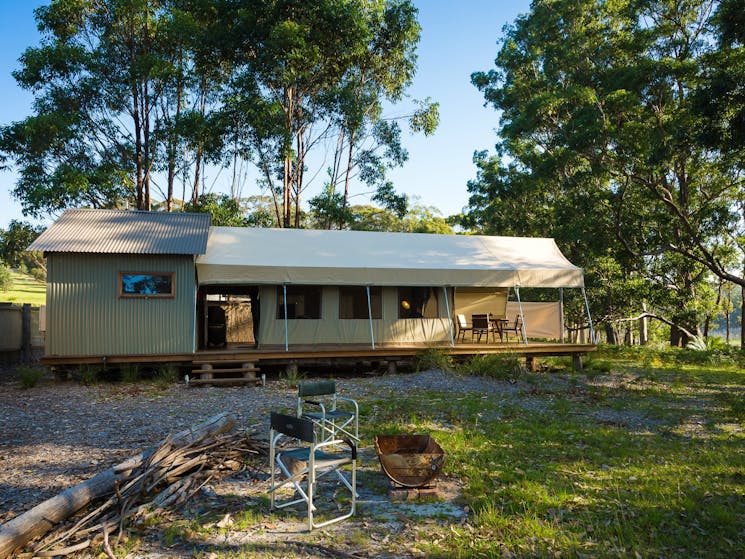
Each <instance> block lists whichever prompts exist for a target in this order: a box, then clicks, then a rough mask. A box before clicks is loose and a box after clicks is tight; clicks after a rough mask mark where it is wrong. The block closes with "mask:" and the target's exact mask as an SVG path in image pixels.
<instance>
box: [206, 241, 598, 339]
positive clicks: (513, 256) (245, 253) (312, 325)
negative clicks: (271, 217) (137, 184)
mask: <svg viewBox="0 0 745 559" xmlns="http://www.w3.org/2000/svg"><path fill="white" fill-rule="evenodd" d="M196 266H197V278H198V282H199V286H200V293H203V294H206V295H204V296H205V297H207V298H209V297H216V298H218V299H221V300H223V301H226V302H227V301H229V299H230V298H231V297H233V296H235V295H237V294H244V295H245V294H248V293H249V292H252V293H253V294H254V296H253V297H254V299H258V301H259V302H260V316H259V319H258V320H256V321H254V322H253V327H254V328H255V332H254V334H253V339H250V340H246V342H245V343H246V344H251V343H256V344H257V345H258V347H260V348H264V349H283V348H284V349H290V348H292V347H293V346H295V347H297V346H323V345H326V346H328V345H339V344H367V345H369V346H371V347H395V346H411V345H446V344H447V345H452V344H453V343H454V336H455V328H456V327H455V324H454V321H455V317H456V316H457V314H459V313H462V314H466V315H468V316H469V317H470V314H472V313H475V312H481V313H489V312H491V313H492V314H493V315H495V316H505V315H506V314H507V303H508V301H507V299H508V291H509V289H510V288H515V287H554V288H559V287H577V288H581V287H583V285H584V283H583V275H582V270H581V269H580V268H578V267H576V266H574V265H573V264H571V263H570V262H569V261H568V260H567V259H566V258H565V257H564V256H563V255H562V254H561V252H560V251H559V249H558V247H557V246H556V243H555V242H554V241H553V239H546V238H515V237H491V236H478V235H430V234H418V233H381V232H363V231H319V230H299V229H254V228H234V227H212V228H211V229H210V236H209V241H208V244H207V250H206V252H205V253H204V254H202V255H200V256H198V257H197V259H196ZM221 294H222V295H221ZM209 304H210V303H209V300H208V301H207V305H208V306H209ZM549 305H551V304H549ZM547 308H549V307H546V306H544V307H543V308H542V312H543V314H544V315H546V309H547ZM550 309H551V311H550V312H549V313H548V314H549V316H548V317H547V318H546V317H544V319H541V323H542V326H541V328H543V331H544V334H545V333H546V332H548V333H551V334H553V335H555V337H558V336H559V333H558V331H559V325H560V323H561V317H560V307H559V305H558V304H556V305H553V306H550ZM536 316H539V315H536ZM526 322H527V320H526ZM549 325H552V326H549ZM529 326H530V325H529ZM534 326H538V324H535V325H534ZM207 328H208V329H209V325H207ZM529 332H530V330H529Z"/></svg>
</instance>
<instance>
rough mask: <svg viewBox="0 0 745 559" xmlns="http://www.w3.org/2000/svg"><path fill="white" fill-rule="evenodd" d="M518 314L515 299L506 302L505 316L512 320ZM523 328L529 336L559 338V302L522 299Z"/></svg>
mask: <svg viewBox="0 0 745 559" xmlns="http://www.w3.org/2000/svg"><path fill="white" fill-rule="evenodd" d="M518 314H520V308H519V306H518V304H517V302H516V301H510V302H509V303H507V317H508V318H509V319H510V320H514V319H515V316H516V315H518ZM523 315H524V316H525V329H526V331H527V334H528V337H529V338H547V339H556V340H558V339H560V338H561V304H560V303H559V302H558V301H557V302H546V303H540V302H526V301H523Z"/></svg>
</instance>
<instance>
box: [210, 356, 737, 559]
mask: <svg viewBox="0 0 745 559" xmlns="http://www.w3.org/2000/svg"><path fill="white" fill-rule="evenodd" d="M514 365H515V362H514V361H512V362H510V361H509V360H505V362H504V363H503V364H500V363H499V362H498V360H494V361H493V362H492V367H493V368H492V371H491V372H490V373H489V376H495V377H497V378H505V377H510V378H508V379H507V380H505V381H503V382H504V384H503V386H504V389H499V388H498V387H496V388H497V390H495V391H494V392H491V393H486V394H478V393H476V394H468V393H460V394H458V393H452V392H438V391H434V390H427V391H412V392H411V393H408V394H407V393H399V394H396V395H395V397H388V398H385V399H361V405H362V410H361V416H362V417H364V418H366V419H367V420H366V421H365V422H363V423H361V425H364V426H365V432H364V435H363V440H371V439H372V437H373V435H374V434H375V433H385V432H429V433H431V434H432V435H433V436H434V437H435V438H436V440H437V441H438V442H439V443H440V444H441V445H442V447H443V448H445V449H447V452H448V458H447V462H446V467H445V470H446V474H447V475H449V476H455V477H457V478H458V479H460V480H461V481H462V483H463V497H462V504H463V505H464V506H465V507H466V508H465V510H467V511H469V513H468V520H467V522H465V523H459V522H448V521H438V522H433V521H431V519H429V520H428V519H426V518H423V519H421V520H413V519H411V520H410V521H411V522H412V524H410V525H409V526H411V529H410V531H409V532H408V534H407V535H406V536H405V537H401V538H398V537H394V536H390V537H387V536H386V535H385V527H383V528H382V529H381V533H380V534H377V536H379V539H378V540H376V541H384V542H386V543H385V544H384V545H380V546H379V547H382V548H383V549H382V550H381V549H377V552H378V553H380V552H381V551H382V554H381V555H380V556H381V557H382V556H388V555H387V554H390V556H396V557H397V556H398V555H396V553H397V551H398V550H400V549H407V548H408V547H410V546H411V542H412V541H416V542H417V544H416V547H417V548H418V550H419V551H420V552H421V555H419V556H422V557H430V558H440V559H445V558H466V557H469V558H470V557H488V558H504V557H509V558H522V557H536V558H546V559H548V558H556V557H562V558H564V557H572V558H588V559H589V558H627V557H629V558H642V557H645V558H646V557H666V558H671V557H675V558H691V557H706V558H722V559H731V558H733V557H745V452H744V451H743V449H745V371H744V370H743V365H745V356H743V354H740V353H738V352H736V351H723V352H717V351H704V352H694V351H690V350H660V351H656V350H639V348H636V349H623V348H621V349H615V348H602V349H601V350H600V351H599V352H598V355H597V356H596V357H594V358H593V359H591V360H589V361H588V362H587V368H586V370H585V372H584V374H572V373H571V372H570V368H569V363H568V362H566V363H562V362H559V361H556V362H554V365H561V366H562V368H561V369H558V370H557V369H554V370H553V371H552V372H548V373H535V374H534V373H527V372H525V371H520V370H518V369H515V367H514ZM468 368H469V366H468V365H466V366H460V367H458V369H460V371H459V372H454V373H452V374H454V375H464V374H465V372H464V371H465V370H466V369H468ZM474 368H475V370H478V371H479V372H481V374H484V373H485V372H488V369H489V367H488V366H487V363H485V362H483V361H482V362H480V363H477V364H475V367H474ZM500 368H501V369H500ZM472 370H473V369H472ZM368 514H369V513H368ZM357 521H358V522H359V521H361V522H364V523H365V526H367V528H366V531H367V532H370V533H372V532H375V530H376V521H377V522H379V519H376V518H375V516H374V515H373V516H367V517H366V508H365V506H364V504H363V505H361V506H360V508H359V513H358V515H357ZM244 551H246V552H249V551H251V547H250V546H246V548H245V550H244ZM217 556H218V557H220V558H222V557H229V556H230V557H232V556H231V555H229V554H218V555H217ZM403 556H406V557H408V556H409V555H405V554H404V555H403ZM414 556H417V555H414Z"/></svg>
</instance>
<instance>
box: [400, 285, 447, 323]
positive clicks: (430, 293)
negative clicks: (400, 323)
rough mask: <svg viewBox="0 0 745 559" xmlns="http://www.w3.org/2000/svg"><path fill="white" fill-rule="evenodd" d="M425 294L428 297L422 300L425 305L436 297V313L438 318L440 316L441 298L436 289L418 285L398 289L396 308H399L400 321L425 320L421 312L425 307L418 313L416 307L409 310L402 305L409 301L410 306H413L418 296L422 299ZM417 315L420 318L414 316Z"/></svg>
mask: <svg viewBox="0 0 745 559" xmlns="http://www.w3.org/2000/svg"><path fill="white" fill-rule="evenodd" d="M425 290H426V292H425ZM402 291H409V292H410V293H402ZM417 292H419V293H417ZM425 293H426V295H427V297H426V298H422V301H423V302H424V304H426V302H427V301H429V299H430V298H431V297H434V300H435V313H436V315H437V316H439V315H440V297H439V296H438V293H437V289H436V288H434V287H432V286H427V285H416V286H413V285H412V286H409V285H400V286H398V287H397V288H396V307H397V317H398V320H420V319H423V318H425V316H424V313H423V312H421V311H423V310H424V307H422V308H421V309H420V310H419V311H417V310H416V309H415V308H414V307H409V308H408V309H407V308H406V307H404V306H403V305H402V303H403V301H407V302H408V303H409V304H411V303H412V302H414V300H415V299H416V298H417V297H416V295H417V294H419V296H420V298H421V297H422V296H423V295H424V294H425ZM409 299H411V301H409ZM415 313H418V314H419V316H413V315H414V314H415ZM404 315H409V316H404Z"/></svg>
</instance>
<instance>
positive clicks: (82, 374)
mask: <svg viewBox="0 0 745 559" xmlns="http://www.w3.org/2000/svg"><path fill="white" fill-rule="evenodd" d="M99 373H100V369H99V368H98V367H97V366H95V365H81V366H80V367H78V370H77V371H75V372H74V373H73V378H74V379H75V380H77V381H78V382H79V383H80V384H82V385H84V386H91V385H92V384H96V383H97V382H98V375H99Z"/></svg>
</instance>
